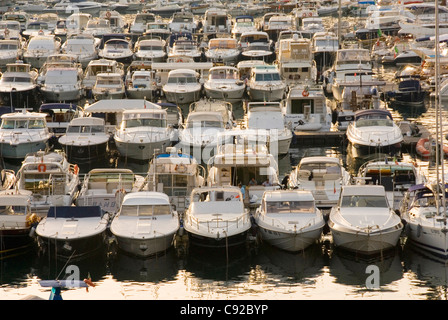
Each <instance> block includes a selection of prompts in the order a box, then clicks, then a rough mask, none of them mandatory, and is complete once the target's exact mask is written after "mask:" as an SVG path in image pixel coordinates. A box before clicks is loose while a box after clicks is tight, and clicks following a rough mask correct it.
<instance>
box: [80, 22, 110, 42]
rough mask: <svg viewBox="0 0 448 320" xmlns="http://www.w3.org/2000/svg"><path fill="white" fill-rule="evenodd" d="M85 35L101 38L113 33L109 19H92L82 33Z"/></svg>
mask: <svg viewBox="0 0 448 320" xmlns="http://www.w3.org/2000/svg"><path fill="white" fill-rule="evenodd" d="M82 32H83V33H84V34H89V35H92V36H93V37H95V38H101V37H102V36H104V35H107V34H111V33H112V27H111V26H110V21H109V20H108V19H100V18H97V17H95V18H92V19H89V21H88V22H87V25H86V27H85V28H84V30H83V31H82Z"/></svg>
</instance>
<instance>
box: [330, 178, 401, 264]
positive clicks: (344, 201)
mask: <svg viewBox="0 0 448 320" xmlns="http://www.w3.org/2000/svg"><path fill="white" fill-rule="evenodd" d="M328 226H329V227H330V230H331V234H332V236H333V241H334V245H335V247H337V248H342V249H345V250H349V251H352V252H354V253H356V254H361V255H369V256H371V255H379V254H382V253H384V252H386V251H387V250H390V249H393V248H395V247H396V246H397V244H398V241H399V239H400V235H401V232H402V229H403V223H402V222H401V219H400V217H399V216H398V215H397V214H396V213H395V211H394V210H393V209H392V208H391V207H390V205H389V203H388V201H387V196H386V191H385V189H384V187H383V186H374V185H363V186H360V185H351V186H344V187H343V188H342V191H341V195H340V199H339V201H338V203H337V205H336V206H334V207H333V208H332V210H331V211H330V215H329V218H328Z"/></svg>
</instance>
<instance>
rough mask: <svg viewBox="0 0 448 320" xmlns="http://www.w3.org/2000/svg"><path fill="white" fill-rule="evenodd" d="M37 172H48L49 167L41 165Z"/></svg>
mask: <svg viewBox="0 0 448 320" xmlns="http://www.w3.org/2000/svg"><path fill="white" fill-rule="evenodd" d="M37 171H38V172H46V171H47V165H46V164H44V163H41V164H39V165H38V166H37Z"/></svg>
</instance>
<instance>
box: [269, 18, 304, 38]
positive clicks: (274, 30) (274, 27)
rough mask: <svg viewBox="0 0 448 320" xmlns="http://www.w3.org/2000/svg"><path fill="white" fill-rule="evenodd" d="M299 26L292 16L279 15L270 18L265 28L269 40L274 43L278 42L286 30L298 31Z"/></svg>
mask: <svg viewBox="0 0 448 320" xmlns="http://www.w3.org/2000/svg"><path fill="white" fill-rule="evenodd" d="M296 29H297V26H296V23H295V19H294V16H293V15H291V14H278V15H274V16H272V17H270V18H269V21H268V22H267V24H266V26H265V28H264V30H263V31H265V32H266V33H267V34H268V35H269V38H270V39H272V40H273V41H277V40H278V36H279V34H280V32H282V31H285V30H296Z"/></svg>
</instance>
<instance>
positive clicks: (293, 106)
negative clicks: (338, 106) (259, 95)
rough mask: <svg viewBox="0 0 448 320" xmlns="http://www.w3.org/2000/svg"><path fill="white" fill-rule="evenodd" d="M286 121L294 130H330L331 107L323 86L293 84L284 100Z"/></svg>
mask: <svg viewBox="0 0 448 320" xmlns="http://www.w3.org/2000/svg"><path fill="white" fill-rule="evenodd" d="M283 112H284V114H285V123H286V124H287V125H288V126H290V127H291V129H292V130H294V131H299V132H301V131H324V132H326V131H330V130H331V113H332V112H331V107H330V103H329V102H328V100H327V98H326V97H325V93H324V91H323V88H322V86H319V85H307V84H295V85H291V86H290V88H289V91H288V94H287V96H286V99H284V100H283Z"/></svg>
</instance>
